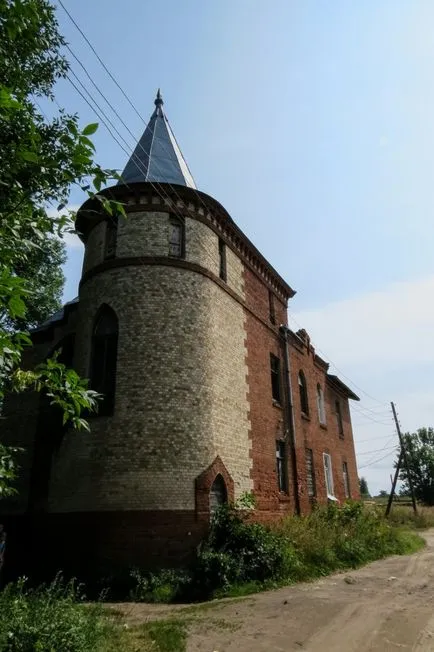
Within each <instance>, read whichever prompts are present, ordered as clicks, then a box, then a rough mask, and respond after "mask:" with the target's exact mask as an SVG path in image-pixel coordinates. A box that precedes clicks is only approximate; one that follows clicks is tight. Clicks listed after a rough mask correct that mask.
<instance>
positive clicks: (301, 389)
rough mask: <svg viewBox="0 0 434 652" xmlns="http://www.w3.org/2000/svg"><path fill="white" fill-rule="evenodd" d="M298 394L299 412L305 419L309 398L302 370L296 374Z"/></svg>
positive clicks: (307, 412) (307, 414)
mask: <svg viewBox="0 0 434 652" xmlns="http://www.w3.org/2000/svg"><path fill="white" fill-rule="evenodd" d="M298 393H299V398H300V410H301V413H302V414H304V415H305V416H306V417H308V416H309V397H308V394H307V383H306V376H305V375H304V372H303V370H302V369H300V371H299V372H298Z"/></svg>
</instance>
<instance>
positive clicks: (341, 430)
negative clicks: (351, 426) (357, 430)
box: [335, 401, 344, 439]
mask: <svg viewBox="0 0 434 652" xmlns="http://www.w3.org/2000/svg"><path fill="white" fill-rule="evenodd" d="M335 408H336V421H337V424H338V432H339V437H340V438H341V439H343V437H344V422H343V421H342V411H341V404H340V402H339V401H336V402H335Z"/></svg>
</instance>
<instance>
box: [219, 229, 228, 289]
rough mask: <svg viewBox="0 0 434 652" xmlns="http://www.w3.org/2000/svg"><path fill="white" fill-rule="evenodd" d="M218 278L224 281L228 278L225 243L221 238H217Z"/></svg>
mask: <svg viewBox="0 0 434 652" xmlns="http://www.w3.org/2000/svg"><path fill="white" fill-rule="evenodd" d="M219 278H221V280H222V281H225V282H226V281H227V280H228V269H227V258H226V243H225V241H224V240H223V239H222V238H219Z"/></svg>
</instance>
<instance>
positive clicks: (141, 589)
mask: <svg viewBox="0 0 434 652" xmlns="http://www.w3.org/2000/svg"><path fill="white" fill-rule="evenodd" d="M130 576H131V579H132V581H133V583H134V585H133V588H132V589H131V590H130V595H129V597H130V599H131V600H133V601H134V602H166V603H167V602H174V601H175V600H176V599H177V598H178V596H179V595H180V594H181V593H183V592H185V590H186V587H187V586H188V584H189V583H190V581H191V578H190V576H189V574H188V573H187V572H186V571H179V570H174V569H162V570H160V571H159V572H158V573H142V572H141V571H140V570H138V569H134V570H132V571H131V573H130Z"/></svg>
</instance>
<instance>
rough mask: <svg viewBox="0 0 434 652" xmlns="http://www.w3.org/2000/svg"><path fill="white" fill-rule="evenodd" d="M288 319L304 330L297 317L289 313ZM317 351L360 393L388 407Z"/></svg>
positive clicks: (319, 351) (318, 349)
mask: <svg viewBox="0 0 434 652" xmlns="http://www.w3.org/2000/svg"><path fill="white" fill-rule="evenodd" d="M288 317H289V319H291V320H292V321H293V322H294V323H295V324H296V325H297V326H298V328H300V329H302V328H303V327H302V326H301V325H300V324H299V323H298V321H297V320H296V319H295V317H293V316H292V315H291V314H290V313H288ZM315 350H316V351H318V353H321V355H322V356H323V357H324V359H325V360H326V361H327V360H328V362H329V363H330V364H331V365H333V367H334V368H335V369H336V371H337V372H338V373H339V375H340V376H342V377H343V378H345V379H346V380H348V382H350V383H351V384H352V385H353V387H355V388H356V389H357V390H358V391H360V392H362V394H364V395H365V396H367V397H368V398H369V399H371V400H372V401H374V402H375V403H378V404H379V405H380V406H382V407H385V406H386V405H387V403H385V402H384V401H380V400H379V399H377V398H375V397H374V396H372V395H371V394H368V392H365V390H364V389H363V388H362V387H360V386H359V385H357V384H356V383H355V382H354V381H353V380H352V379H351V378H349V376H347V375H346V374H344V372H343V371H342V370H341V369H339V367H338V366H337V365H336V364H335V363H334V362H333V360H331V358H329V357H328V356H327V355H326V354H325V353H324V352H323V351H321V349H320V348H318V347H316V346H315ZM364 409H365V410H369V411H373V410H371V409H370V408H367V407H364Z"/></svg>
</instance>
